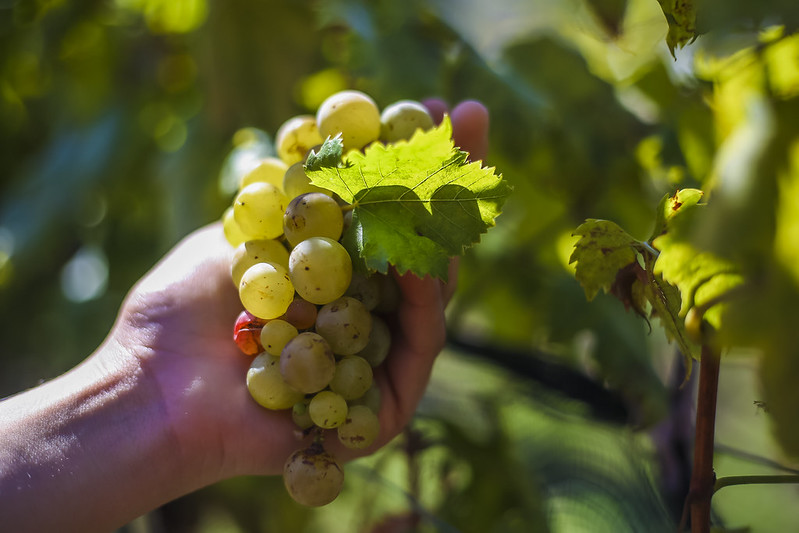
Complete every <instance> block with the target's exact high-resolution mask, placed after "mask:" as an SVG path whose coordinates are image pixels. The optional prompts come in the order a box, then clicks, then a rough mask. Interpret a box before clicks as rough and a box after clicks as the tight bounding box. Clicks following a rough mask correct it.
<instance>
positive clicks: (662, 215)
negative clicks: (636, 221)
mask: <svg viewBox="0 0 799 533" xmlns="http://www.w3.org/2000/svg"><path fill="white" fill-rule="evenodd" d="M703 194H704V193H703V192H702V191H701V190H700V189H680V190H678V191H677V192H676V193H674V195H673V196H672V195H670V194H666V195H664V196H663V198H662V199H661V200H660V203H659V204H658V207H657V211H656V212H655V217H656V218H655V229H654V230H653V231H652V237H651V238H650V239H649V240H650V241H652V240H654V239H655V238H657V237H659V236H661V235H663V234H664V233H666V229H667V227H668V224H669V221H670V220H671V219H672V218H674V216H675V215H677V213H680V212H682V210H684V209H688V208H691V207H693V206H695V205H697V204H698V203H699V200H701V199H702V195H703Z"/></svg>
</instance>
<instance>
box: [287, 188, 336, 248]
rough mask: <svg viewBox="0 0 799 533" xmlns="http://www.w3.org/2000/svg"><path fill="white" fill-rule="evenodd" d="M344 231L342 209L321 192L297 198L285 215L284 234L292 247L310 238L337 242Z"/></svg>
mask: <svg viewBox="0 0 799 533" xmlns="http://www.w3.org/2000/svg"><path fill="white" fill-rule="evenodd" d="M343 229H344V216H343V215H342V213H341V207H340V206H339V205H338V203H337V202H336V201H335V200H334V199H332V198H331V197H330V196H328V195H326V194H322V193H319V192H309V193H305V194H301V195H300V196H297V197H296V198H294V199H293V200H292V201H291V202H290V203H289V206H288V207H287V208H286V212H285V214H284V215H283V233H284V234H285V235H286V239H288V241H289V244H291V245H292V246H297V245H298V244H299V243H300V242H302V241H304V240H305V239H307V238H309V237H327V238H329V239H333V240H334V241H337V240H338V239H339V237H341V231H342V230H343Z"/></svg>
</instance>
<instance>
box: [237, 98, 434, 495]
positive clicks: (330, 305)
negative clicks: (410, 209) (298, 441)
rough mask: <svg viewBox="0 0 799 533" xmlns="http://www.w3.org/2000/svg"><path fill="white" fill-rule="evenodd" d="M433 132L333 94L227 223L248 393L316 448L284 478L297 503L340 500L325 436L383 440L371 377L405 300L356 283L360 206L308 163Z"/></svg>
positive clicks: (422, 113) (298, 121) (298, 458)
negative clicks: (338, 150)
mask: <svg viewBox="0 0 799 533" xmlns="http://www.w3.org/2000/svg"><path fill="white" fill-rule="evenodd" d="M432 126H433V120H432V118H431V117H430V114H429V113H428V112H427V110H426V109H425V108H424V107H423V106H422V105H421V104H419V103H418V102H413V101H408V100H403V101H400V102H397V103H395V104H392V105H390V106H388V107H386V108H385V109H384V110H383V112H382V113H381V112H380V110H379V109H378V106H377V105H376V104H375V102H374V101H373V100H372V99H371V98H370V97H369V96H367V95H366V94H364V93H361V92H358V91H342V92H339V93H337V94H334V95H333V96H331V97H329V98H328V99H327V100H325V102H324V103H323V104H322V105H321V106H320V107H319V110H318V112H317V114H316V116H315V117H314V116H310V115H303V116H297V117H294V118H291V119H289V120H288V121H286V122H285V123H284V124H283V125H282V126H281V127H280V128H279V129H278V132H277V134H276V136H275V149H276V152H277V154H278V157H271V158H266V159H263V160H261V161H260V163H259V164H258V165H257V166H256V167H255V168H253V169H252V170H250V171H249V172H247V173H246V174H244V175H243V176H241V179H240V182H239V191H238V193H237V195H236V197H235V199H234V200H233V205H232V206H231V207H229V208H228V209H227V210H226V211H225V214H224V216H223V226H224V231H225V236H226V238H227V240H228V241H229V242H230V244H231V245H232V246H234V247H235V253H234V255H233V260H232V265H231V273H232V278H233V283H234V284H235V285H236V287H237V288H238V291H239V297H240V299H241V303H242V305H243V307H244V310H243V311H242V312H241V314H240V315H239V317H238V319H237V320H236V323H235V325H234V340H235V342H236V344H237V345H238V346H239V348H240V349H241V351H242V352H243V353H245V354H246V355H248V356H253V360H252V364H251V365H250V368H249V370H248V372H247V376H246V382H247V387H248V389H249V391H250V394H251V395H252V397H253V399H254V400H255V401H256V402H258V403H259V404H260V405H262V406H263V407H265V408H267V409H273V410H290V411H291V416H292V418H293V420H294V422H295V424H296V425H297V428H298V429H299V430H301V431H302V432H303V433H304V434H306V435H307V434H310V433H313V434H314V439H313V444H311V445H310V446H309V447H307V448H302V449H299V450H297V451H296V452H295V453H294V454H292V455H291V456H290V457H289V458H288V460H287V462H286V464H285V467H284V472H283V478H284V481H285V485H286V488H287V490H288V492H289V494H290V495H291V496H292V498H294V499H295V500H296V501H298V502H299V503H302V504H305V505H310V506H319V505H325V504H327V503H329V502H331V501H333V500H334V499H335V498H336V496H337V495H338V494H339V492H340V490H341V487H342V484H343V480H344V474H343V470H342V468H341V465H340V464H339V463H338V462H337V460H336V458H335V457H334V456H333V455H332V454H331V453H330V452H329V451H327V450H325V448H324V440H323V435H324V433H325V431H324V430H333V431H335V433H336V435H337V438H338V440H339V441H340V442H341V443H342V444H343V445H344V446H347V447H349V448H356V449H360V448H366V447H368V446H370V445H371V444H372V443H373V442H374V441H375V439H376V438H377V435H378V433H379V430H380V426H379V422H378V417H377V413H378V412H379V408H380V390H379V389H378V388H377V387H376V386H375V384H373V382H372V377H373V369H374V368H375V367H377V366H378V365H380V364H381V363H382V362H383V360H384V359H385V358H386V356H387V355H388V352H389V348H390V345H391V334H390V330H389V327H388V324H387V322H386V320H385V316H386V314H388V313H390V312H391V311H392V310H393V309H394V307H395V305H396V303H397V301H398V298H399V295H398V288H397V286H396V284H395V282H394V280H393V278H391V277H390V276H387V275H382V274H379V273H373V274H369V275H367V274H361V273H359V272H353V264H352V260H351V257H350V255H349V253H348V252H347V250H346V249H345V248H344V246H342V244H341V243H340V242H339V240H340V239H341V237H342V234H343V232H344V231H345V230H346V228H347V225H348V223H349V220H351V206H348V205H346V204H344V203H343V202H342V201H341V200H340V199H339V198H337V197H336V195H334V194H333V193H332V192H330V191H328V190H325V189H322V188H320V187H317V186H314V185H313V184H311V182H310V180H309V178H308V176H307V175H306V173H305V169H304V162H305V159H306V158H307V155H308V154H309V153H310V152H311V151H312V150H315V149H317V150H318V147H319V146H320V145H321V144H322V142H323V140H324V138H328V137H335V136H340V139H341V142H342V143H343V148H344V150H345V151H349V150H362V149H363V148H364V147H366V146H367V145H369V144H370V143H372V142H374V141H377V140H380V141H382V142H386V143H391V142H396V141H398V140H402V139H407V138H410V137H411V135H412V134H413V133H414V132H415V131H416V130H417V129H420V128H421V129H429V128H431V127H432Z"/></svg>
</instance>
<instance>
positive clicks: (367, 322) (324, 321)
mask: <svg viewBox="0 0 799 533" xmlns="http://www.w3.org/2000/svg"><path fill="white" fill-rule="evenodd" d="M371 330H372V315H371V313H369V311H367V310H366V308H365V307H364V306H363V304H362V303H361V302H360V301H358V300H356V299H355V298H351V297H349V296H342V297H341V298H339V299H338V300H334V301H332V302H330V303H329V304H326V305H324V306H322V308H321V309H319V314H318V315H317V316H316V332H317V333H318V334H319V335H321V336H322V337H324V338H325V340H327V342H328V343H329V344H330V347H331V348H333V352H334V353H335V354H337V355H353V354H356V353H358V352H360V351H361V350H363V349H364V348H365V347H366V345H367V344H368V343H369V333H370V332H371Z"/></svg>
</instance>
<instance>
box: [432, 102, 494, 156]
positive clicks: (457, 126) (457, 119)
mask: <svg viewBox="0 0 799 533" xmlns="http://www.w3.org/2000/svg"><path fill="white" fill-rule="evenodd" d="M422 104H423V105H424V106H425V107H426V108H427V110H428V111H429V112H430V115H431V116H432V117H433V122H435V123H436V124H439V123H440V122H441V121H442V120H443V118H444V115H445V114H446V113H449V115H450V119H451V120H452V138H453V140H454V141H455V146H458V147H459V148H460V149H461V150H463V151H465V152H469V160H470V161H478V160H483V159H485V157H486V154H487V152H488V127H489V120H488V109H487V108H486V107H485V106H484V105H483V104H482V103H480V102H478V101H477V100H464V101H463V102H461V103H459V104H458V105H456V106H455V108H454V109H452V111H451V112H450V111H449V106H447V103H446V102H445V101H444V100H442V99H440V98H428V99H427V100H424V101H422Z"/></svg>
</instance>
